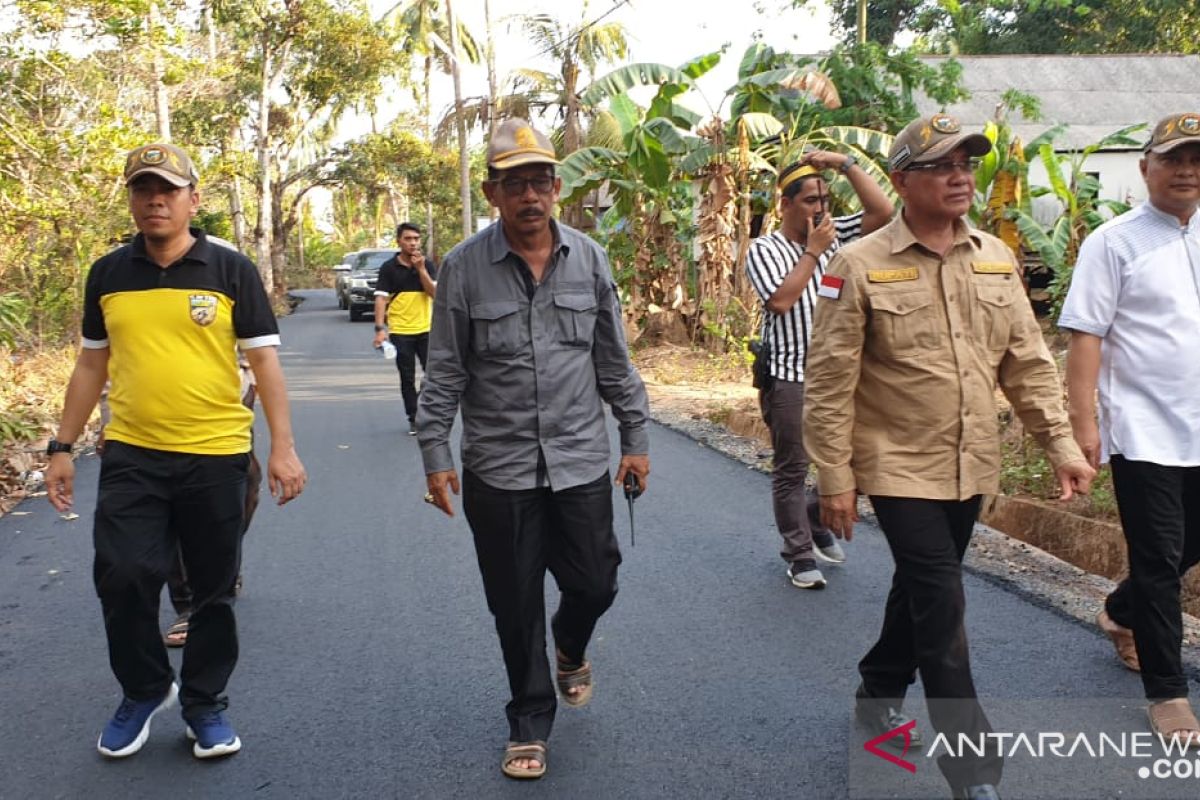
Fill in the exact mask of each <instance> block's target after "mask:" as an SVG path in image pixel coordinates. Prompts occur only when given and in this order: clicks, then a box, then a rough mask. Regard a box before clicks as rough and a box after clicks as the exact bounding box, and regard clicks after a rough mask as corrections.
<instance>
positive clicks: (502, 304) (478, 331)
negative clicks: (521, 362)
mask: <svg viewBox="0 0 1200 800" xmlns="http://www.w3.org/2000/svg"><path fill="white" fill-rule="evenodd" d="M520 310H521V304H520V303H518V302H517V301H516V300H493V301H491V302H488V303H475V304H473V305H472V306H471V347H472V349H473V350H474V351H475V352H476V353H478V354H479V355H481V356H484V357H489V358H508V357H511V356H515V355H516V354H517V353H518V352H520V350H521V345H522V336H521V315H520V314H519V313H517V312H519V311H520Z"/></svg>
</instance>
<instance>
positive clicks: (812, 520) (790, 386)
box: [758, 379, 821, 564]
mask: <svg viewBox="0 0 1200 800" xmlns="http://www.w3.org/2000/svg"><path fill="white" fill-rule="evenodd" d="M758 405H759V410H761V411H762V417H763V422H765V423H767V427H768V428H769V429H770V431H771V447H772V448H773V449H774V451H775V457H774V468H773V469H772V470H771V504H772V506H773V508H774V511H775V527H776V528H778V529H779V535H780V536H782V537H783V549H782V550H780V551H779V555H780V556H782V557H783V560H784V561H786V562H787V563H789V564H791V563H794V562H796V561H798V560H800V559H802V558H812V557H813V531H814V530H820V522H819V520H820V518H821V516H820V500H819V499H818V498H817V497H816V496H809V494H808V492H807V490H806V489H805V486H804V481H805V478H807V477H808V465H809V460H808V453H807V452H806V451H805V449H804V424H803V416H804V384H803V383H796V382H794V381H783V380H779V379H775V380H774V381H773V382H772V385H771V388H770V389H765V390H763V391H760V392H759V393H758Z"/></svg>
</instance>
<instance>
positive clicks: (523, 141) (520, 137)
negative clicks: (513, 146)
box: [513, 128, 538, 147]
mask: <svg viewBox="0 0 1200 800" xmlns="http://www.w3.org/2000/svg"><path fill="white" fill-rule="evenodd" d="M513 138H514V139H516V140H517V147H537V146H538V141H537V137H536V136H534V135H533V129H532V128H517V130H516V132H515V133H514V134H513Z"/></svg>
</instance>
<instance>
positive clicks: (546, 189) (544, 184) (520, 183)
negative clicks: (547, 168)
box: [488, 175, 554, 197]
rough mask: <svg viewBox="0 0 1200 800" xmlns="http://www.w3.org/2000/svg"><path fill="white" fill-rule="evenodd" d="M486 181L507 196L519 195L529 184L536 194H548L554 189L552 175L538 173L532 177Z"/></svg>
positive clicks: (523, 192)
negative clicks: (497, 187)
mask: <svg viewBox="0 0 1200 800" xmlns="http://www.w3.org/2000/svg"><path fill="white" fill-rule="evenodd" d="M488 183H490V184H492V185H493V186H499V187H500V189H501V191H503V192H504V194H506V195H508V196H509V197H520V196H521V195H523V194H525V190H526V189H528V188H529V187H530V186H532V187H533V190H534V191H535V192H537V193H538V194H550V193H551V192H552V191H554V176H553V175H538V176H537V177H534V178H501V179H500V180H493V181H488Z"/></svg>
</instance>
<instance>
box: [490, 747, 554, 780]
mask: <svg viewBox="0 0 1200 800" xmlns="http://www.w3.org/2000/svg"><path fill="white" fill-rule="evenodd" d="M523 758H525V759H532V760H533V761H534V762H536V763H537V766H536V767H518V766H517V765H516V764H515V763H514V762H516V761H518V760H519V759H523ZM500 771H501V772H503V773H504V774H505V775H507V776H508V777H510V778H516V779H517V780H536V779H538V778H540V777H542V776H543V775H545V774H546V743H545V742H542V741H535V742H509V743H508V744H507V745H506V746H505V748H504V758H503V759H501V761H500Z"/></svg>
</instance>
